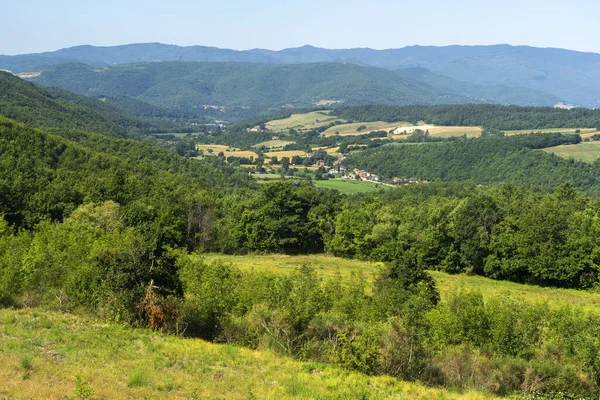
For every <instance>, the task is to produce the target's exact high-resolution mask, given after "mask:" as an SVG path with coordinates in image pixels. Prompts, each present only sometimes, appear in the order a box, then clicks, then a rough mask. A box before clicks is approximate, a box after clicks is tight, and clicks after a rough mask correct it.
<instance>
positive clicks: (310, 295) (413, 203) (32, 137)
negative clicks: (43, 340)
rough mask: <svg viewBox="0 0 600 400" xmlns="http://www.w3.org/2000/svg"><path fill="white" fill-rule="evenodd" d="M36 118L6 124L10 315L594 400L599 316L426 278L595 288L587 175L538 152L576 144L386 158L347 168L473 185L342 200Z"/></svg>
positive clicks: (403, 150) (1, 275) (489, 140)
mask: <svg viewBox="0 0 600 400" xmlns="http://www.w3.org/2000/svg"><path fill="white" fill-rule="evenodd" d="M32 88H33V89H35V87H33V86H32ZM33 89H32V90H33ZM11 96H14V95H11ZM5 98H8V99H14V97H5ZM30 98H34V97H30ZM11 101H13V100H11ZM40 101H44V102H46V101H47V104H48V108H46V109H44V108H40V109H39V114H35V113H34V114H31V115H30V116H29V117H27V116H26V113H25V112H23V113H20V114H15V115H14V117H15V118H18V119H19V120H21V121H22V122H17V121H14V120H11V119H7V118H4V117H1V118H0V214H1V215H2V217H1V218H0V305H2V306H5V307H46V308H50V309H56V310H61V311H68V312H79V313H86V314H91V315H94V316H95V317H98V318H105V319H111V320H116V321H120V322H123V323H129V324H131V325H134V326H149V327H151V328H154V329H158V330H163V331H167V332H171V333H173V334H180V335H188V336H193V337H200V338H204V339H207V340H214V341H218V342H226V343H231V344H235V345H240V346H249V347H252V348H259V347H260V348H270V349H273V350H275V351H277V352H280V353H282V354H286V355H290V356H293V357H297V358H299V359H303V360H313V361H317V362H328V363H333V364H336V365H339V366H342V367H343V368H347V369H351V370H357V371H361V372H365V373H368V374H387V375H392V376H395V377H400V378H403V379H408V380H419V381H422V382H425V383H427V384H431V385H443V386H446V387H450V388H478V389H481V390H485V391H488V392H490V393H495V394H500V395H507V394H511V393H514V392H516V391H517V392H528V393H541V394H542V395H548V396H549V397H550V398H551V396H553V393H554V394H555V393H557V392H563V393H566V395H568V396H578V397H579V398H595V397H597V393H598V392H599V391H600V356H599V354H600V339H599V338H600V332H599V331H598V329H599V327H600V320H599V318H598V316H597V315H595V314H587V313H582V312H580V311H579V310H577V309H573V308H569V307H567V306H565V307H564V308H559V309H556V308H550V307H549V306H548V305H547V304H532V303H527V302H524V301H519V300H515V299H511V298H506V299H501V300H484V298H483V296H482V295H481V294H480V293H474V292H469V291H460V292H458V293H455V294H454V295H453V296H451V297H450V298H447V299H440V296H439V293H438V290H437V288H436V287H435V283H434V281H433V279H432V278H431V277H430V275H429V274H428V273H427V270H441V271H445V272H449V273H460V272H466V273H471V274H478V275H482V276H488V277H491V278H494V279H506V280H512V281H516V282H521V283H527V284H537V285H543V286H554V287H566V288H575V289H580V290H597V288H598V282H599V276H598V274H599V271H600V257H599V254H600V240H599V239H598V238H600V235H599V232H600V203H599V200H598V197H597V194H598V192H597V184H596V173H595V172H594V166H592V165H587V164H583V163H574V162H570V161H568V160H560V159H558V158H556V157H554V156H552V155H549V154H544V153H542V152H538V151H537V150H536V149H538V148H542V147H547V146H552V145H556V144H562V143H574V142H576V141H578V140H580V137H579V136H577V135H570V136H569V135H566V136H564V135H560V134H547V135H524V136H516V137H502V136H500V135H491V136H490V137H486V138H482V139H472V140H466V139H460V140H457V141H453V142H448V143H432V144H413V145H410V146H409V145H387V146H381V147H378V148H377V149H373V150H368V151H365V152H362V153H359V154H357V155H356V156H352V157H351V158H350V159H349V162H350V164H351V165H354V164H352V163H357V165H358V163H363V162H365V163H366V162H368V160H367V159H366V158H360V157H363V155H364V154H370V153H369V152H370V151H372V152H373V154H370V158H372V159H375V160H383V159H386V160H387V161H386V162H385V163H384V162H378V163H377V164H373V166H372V167H373V168H381V169H382V170H381V173H382V174H385V173H388V172H386V171H385V170H384V168H386V166H388V164H390V163H391V165H392V166H393V168H405V171H407V173H408V172H414V174H415V175H419V171H424V172H423V173H427V174H431V175H432V176H431V179H432V180H433V178H439V180H452V181H460V180H470V181H472V182H439V183H436V182H433V183H430V184H421V185H412V186H405V187H399V188H395V189H391V190H389V191H387V192H382V193H374V194H369V195H354V196H345V195H341V194H339V193H337V192H335V191H330V190H323V189H319V188H317V187H315V186H314V185H313V184H311V183H310V182H306V181H304V182H301V181H292V180H289V181H288V180H285V181H281V182H276V183H271V184H264V185H257V184H256V183H255V182H254V181H253V180H252V179H251V178H250V177H249V176H248V174H247V173H246V172H244V171H242V170H241V169H238V168H236V167H235V166H234V165H232V164H228V163H227V162H226V160H225V159H224V157H218V156H217V157H209V158H206V159H205V160H191V159H188V158H185V157H181V156H179V155H178V154H176V153H175V152H173V151H170V150H168V149H164V148H160V147H157V146H155V145H154V144H152V143H149V142H147V141H141V140H133V139H126V138H122V137H119V136H120V135H118V134H115V131H114V130H113V126H112V125H110V124H108V125H105V126H104V125H98V128H97V131H95V132H94V131H88V130H87V129H84V128H85V127H89V126H92V125H93V124H94V123H95V120H96V118H100V117H98V115H100V114H95V113H93V112H92V111H90V109H89V108H85V109H83V110H84V111H85V112H83V111H82V113H80V114H78V116H77V118H75V117H74V116H73V114H72V108H70V107H71V106H69V107H67V106H64V107H62V108H61V107H59V105H60V103H59V102H58V101H57V100H54V99H52V98H49V99H46V98H44V99H41V100H40ZM73 107H75V106H73ZM78 107H84V106H78ZM29 108H30V109H31V106H30V107H29ZM0 110H3V109H0ZM21 110H24V108H21ZM45 110H49V111H45ZM534 111H535V110H534ZM27 118H29V119H27ZM61 120H62V121H64V124H65V125H57V124H56V121H61ZM72 120H76V121H77V124H76V125H74V122H73V123H72V122H69V121H72ZM102 121H105V120H104V119H103V120H102ZM23 122H25V123H23ZM114 123H115V124H116V123H117V122H114ZM34 126H35V127H34ZM121 129H124V130H125V131H124V132H125V133H127V128H126V127H121ZM409 150H410V151H409ZM378 152H381V153H378ZM396 152H400V153H398V154H397V153H396ZM379 157H381V158H379ZM436 159H437V161H436ZM477 159H479V160H482V159H483V160H487V163H488V164H489V165H491V166H492V167H490V168H488V169H485V168H484V166H483V164H477ZM402 163H404V164H406V165H404V164H402ZM444 163H445V165H446V168H447V169H446V170H444V171H442V170H441V169H439V168H440V165H442V164H444ZM361 165H362V164H361ZM425 167H427V168H429V169H427V170H425V169H424V168H425ZM390 168H391V167H390ZM411 168H412V169H411ZM436 168H438V169H436ZM461 171H463V173H464V175H459V173H460V172H461ZM475 171H477V174H480V175H476V174H475ZM389 173H390V174H392V173H395V172H392V170H391V169H390V172H389ZM442 173H443V175H442ZM492 173H494V174H495V175H492ZM434 174H438V175H434ZM428 177H429V175H428ZM506 182H509V183H506ZM510 182H513V183H510ZM479 183H486V184H487V185H486V186H478V185H476V184H479ZM206 251H213V252H222V253H231V254H246V253H284V254H309V253H322V252H327V253H330V254H333V255H337V256H341V257H346V258H354V259H358V260H374V261H382V262H384V266H383V267H381V269H380V270H379V272H378V273H376V274H375V276H371V277H369V276H361V275H356V276H353V277H352V278H351V279H342V278H341V277H338V278H334V279H324V278H321V277H320V276H319V275H318V273H317V271H315V270H314V269H312V268H311V267H310V266H304V267H302V268H299V269H298V270H296V271H294V273H292V274H291V275H285V274H269V273H263V272H257V271H242V270H240V269H238V268H237V267H236V266H235V265H230V264H225V263H222V262H218V261H217V262H211V263H208V262H205V261H204V260H203V257H202V253H203V252H206ZM457 371H458V372H457Z"/></svg>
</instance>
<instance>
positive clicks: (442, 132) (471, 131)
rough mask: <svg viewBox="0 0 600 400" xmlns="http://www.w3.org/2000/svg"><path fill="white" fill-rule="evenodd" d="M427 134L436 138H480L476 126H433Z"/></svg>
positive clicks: (478, 128)
mask: <svg viewBox="0 0 600 400" xmlns="http://www.w3.org/2000/svg"><path fill="white" fill-rule="evenodd" d="M428 130H429V134H430V135H431V136H437V137H453V136H463V135H467V137H468V138H474V137H479V136H481V128H480V127H478V126H434V127H432V128H429V129H428Z"/></svg>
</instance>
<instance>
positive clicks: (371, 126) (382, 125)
mask: <svg viewBox="0 0 600 400" xmlns="http://www.w3.org/2000/svg"><path fill="white" fill-rule="evenodd" d="M409 125H410V124H408V123H402V122H393V123H389V122H382V121H375V122H355V123H351V124H342V125H336V126H332V127H331V128H329V129H327V130H326V131H325V132H323V135H325V136H333V135H335V134H336V132H339V134H340V136H351V135H366V134H368V133H370V132H372V131H381V130H384V131H390V130H392V129H393V130H396V129H398V128H400V127H403V126H409ZM361 126H366V127H367V128H366V129H362V130H360V131H357V129H358V128H359V127H361Z"/></svg>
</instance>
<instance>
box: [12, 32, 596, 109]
mask: <svg viewBox="0 0 600 400" xmlns="http://www.w3.org/2000/svg"><path fill="white" fill-rule="evenodd" d="M163 61H187V62H249V63H261V64H299V63H315V62H321V63H324V62H326V63H351V64H358V65H366V66H372V67H379V68H386V69H389V70H398V69H405V68H415V67H417V68H420V69H427V70H428V71H431V72H430V73H434V74H439V75H441V76H442V80H443V79H449V80H451V81H454V82H467V83H468V84H467V85H466V86H465V87H464V88H463V91H462V93H463V95H466V94H467V93H472V94H476V97H479V98H481V97H487V96H489V95H490V94H493V93H494V92H496V95H500V96H502V98H504V101H500V100H499V98H498V97H496V100H495V101H496V102H502V103H510V104H524V105H543V104H546V105H551V104H547V103H545V102H544V103H540V102H539V100H540V99H544V100H545V101H550V99H561V100H563V101H568V102H571V103H574V104H579V105H581V106H585V107H597V106H598V105H599V104H600V103H599V100H600V82H599V81H598V70H599V67H598V65H599V63H600V55H598V54H595V53H584V52H577V51H571V50H564V49H554V48H535V47H529V46H509V45H493V46H442V47H434V46H409V47H404V48H401V49H385V50H374V49H369V48H358V49H323V48H317V47H313V46H303V47H298V48H289V49H283V50H281V51H271V50H264V49H253V50H247V51H236V50H230V49H218V48H214V47H206V46H189V47H180V46H173V45H164V44H160V43H141V44H130V45H124V46H113V47H94V46H78V47H72V48H67V49H61V50H58V51H55V52H48V53H42V54H28V55H20V56H0V68H4V69H8V70H12V71H15V72H21V71H24V70H28V69H31V68H36V67H40V66H44V65H54V64H64V63H69V62H78V63H86V64H91V65H102V66H104V65H114V64H130V63H145V62H163ZM436 80H439V79H438V78H434V79H433V80H432V81H429V83H430V84H431V85H433V81H436ZM440 83H442V82H440ZM473 85H474V86H479V87H484V88H487V89H485V90H484V91H483V92H482V91H481V89H478V90H476V91H475V92H473V91H472V90H471V89H472V86H473ZM434 86H435V85H434ZM470 87H471V88H470ZM504 88H508V91H509V93H501V92H502V91H504V90H505V89H504ZM511 92H512V93H511ZM482 93H486V95H485V96H482V95H481V94H482ZM517 93H520V94H522V95H525V94H527V96H526V97H521V96H516V95H515V94H517ZM511 97H512V98H513V99H514V101H508V100H509V99H510V98H511ZM488 100H489V98H488ZM527 101H529V102H527ZM534 101H535V102H534Z"/></svg>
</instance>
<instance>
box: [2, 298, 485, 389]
mask: <svg viewBox="0 0 600 400" xmlns="http://www.w3.org/2000/svg"><path fill="white" fill-rule="evenodd" d="M0 360H2V366H1V367H0V399H15V400H17V399H56V400H58V399H68V398H71V399H117V400H120V399H123V400H125V399H178V400H184V399H233V400H245V399H261V400H262V399H266V400H276V399H326V398H327V399H358V398H369V399H373V400H381V399H470V400H476V399H486V398H489V397H490V396H487V395H484V394H482V393H476V392H466V393H464V394H460V393H457V392H456V391H452V392H450V391H446V390H442V389H436V388H427V387H424V386H423V385H420V384H418V383H409V382H403V381H400V380H398V379H394V378H391V377H386V376H367V375H364V374H359V373H355V372H349V371H345V370H342V369H340V368H336V367H334V366H331V365H326V364H319V363H314V362H299V361H295V360H293V359H291V358H289V357H286V356H282V355H278V354H276V353H274V352H272V351H253V350H249V349H246V348H242V347H234V346H230V345H217V344H212V343H208V342H205V341H202V340H199V339H184V338H181V337H177V336H169V335H165V334H162V333H160V332H155V331H151V330H149V329H133V328H130V327H126V326H124V325H119V324H114V323H104V322H99V321H94V320H92V319H86V318H85V317H76V316H73V315H69V314H65V313H53V312H49V311H44V310H41V309H24V310H18V311H17V310H0ZM76 382H77V383H78V384H76Z"/></svg>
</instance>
